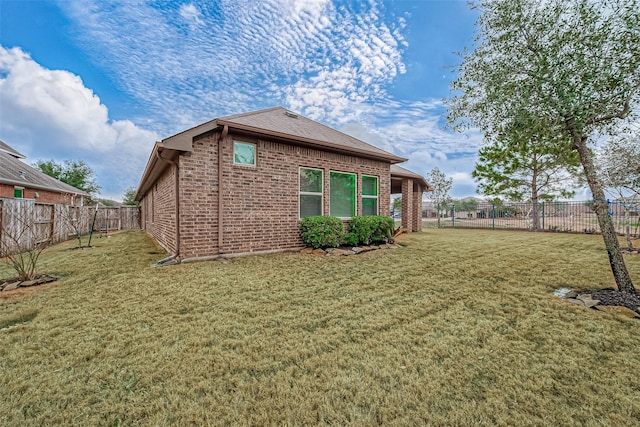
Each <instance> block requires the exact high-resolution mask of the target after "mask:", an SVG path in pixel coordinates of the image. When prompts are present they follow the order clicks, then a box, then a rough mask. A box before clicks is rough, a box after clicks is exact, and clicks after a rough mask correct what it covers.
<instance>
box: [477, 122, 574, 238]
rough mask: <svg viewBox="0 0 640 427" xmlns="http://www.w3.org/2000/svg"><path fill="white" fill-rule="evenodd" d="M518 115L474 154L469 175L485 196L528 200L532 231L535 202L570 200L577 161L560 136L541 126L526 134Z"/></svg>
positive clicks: (536, 227) (536, 219)
mask: <svg viewBox="0 0 640 427" xmlns="http://www.w3.org/2000/svg"><path fill="white" fill-rule="evenodd" d="M526 117H527V113H526V112H522V114H521V115H519V116H518V117H517V118H516V119H515V120H514V122H513V124H511V125H509V126H505V129H504V130H503V131H502V132H501V133H499V134H497V135H496V136H495V137H493V138H487V140H486V145H485V146H484V147H482V148H480V151H479V152H478V161H477V163H476V166H475V169H474V170H473V172H472V174H471V176H473V177H474V178H475V179H476V180H477V181H478V192H479V193H480V194H483V195H485V196H505V197H506V198H507V199H508V200H512V201H516V202H521V201H527V200H530V201H531V207H532V212H531V213H532V218H533V230H536V231H537V230H539V229H540V215H539V212H538V203H539V201H540V200H548V201H551V200H554V199H555V198H556V197H557V196H562V197H566V198H570V197H572V196H573V195H574V194H575V192H574V191H573V187H574V186H575V185H576V184H577V183H578V180H577V179H575V177H576V176H577V175H578V174H579V169H578V167H579V166H580V158H579V156H578V153H576V152H575V151H571V150H567V149H565V147H566V146H568V141H559V138H561V137H562V135H560V136H557V135H552V134H548V133H547V130H548V128H547V127H546V126H542V127H541V128H540V129H538V130H537V131H536V132H535V135H532V134H531V133H530V126H527V124H526V123H523V121H524V120H525V119H526Z"/></svg>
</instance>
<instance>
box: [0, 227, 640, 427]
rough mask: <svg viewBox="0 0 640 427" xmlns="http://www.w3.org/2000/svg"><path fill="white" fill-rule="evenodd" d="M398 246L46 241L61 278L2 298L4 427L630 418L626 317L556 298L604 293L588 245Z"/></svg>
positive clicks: (638, 269)
mask: <svg viewBox="0 0 640 427" xmlns="http://www.w3.org/2000/svg"><path fill="white" fill-rule="evenodd" d="M400 241H401V243H402V244H403V245H405V247H403V248H400V249H396V250H384V251H376V252H368V253H365V254H361V255H357V256H351V257H322V256H315V255H302V254H297V253H296V254H282V255H269V256H256V257H249V258H242V259H234V260H232V261H228V262H226V263H223V262H219V261H213V262H206V263H197V264H185V265H178V266H171V267H163V268H153V269H152V268H150V267H149V265H150V264H151V263H153V262H154V261H156V260H158V259H160V258H163V257H164V256H165V254H164V252H163V251H162V250H160V249H158V248H157V247H156V246H154V244H153V243H152V242H151V240H150V239H149V238H148V237H147V236H146V235H145V234H144V233H142V232H123V233H119V234H116V235H114V236H113V237H111V238H109V239H96V240H95V247H94V248H93V249H90V250H82V251H69V250H67V249H68V248H69V247H71V246H73V244H74V242H68V243H65V244H62V245H58V246H56V247H53V248H51V249H49V250H48V251H47V252H45V254H44V255H43V257H42V264H41V269H40V271H41V272H43V273H45V272H46V273H51V274H55V275H58V276H60V277H62V280H61V281H60V282H59V283H58V284H57V285H53V286H47V287H45V288H43V289H39V290H37V291H35V292H31V293H29V294H25V295H20V296H16V297H13V298H9V299H0V329H1V330H0V425H3V426H5V425H6V426H41V425H86V426H88V425H96V426H97V425H109V426H113V425H120V426H135V425H154V426H169V425H180V426H185V425H256V426H257V425H347V424H349V425H365V426H369V425H403V426H404V425H416V426H422V425H433V426H445V425H446V426H469V425H491V426H493V425H504V426H507V425H509V426H513V425H518V426H526V425H581V426H601V425H616V426H626V425H637V424H638V423H640V382H639V381H638V369H639V367H640V352H639V351H638V348H639V346H640V320H633V319H624V318H616V317H612V315H610V314H607V313H603V312H599V311H596V310H588V309H585V308H581V307H577V306H573V305H571V304H569V303H567V302H566V301H563V300H560V299H559V298H556V297H554V296H553V290H554V289H556V288H559V287H610V286H611V285H612V283H613V279H612V276H611V273H610V271H609V267H608V263H607V255H606V252H605V251H604V245H603V242H602V239H601V237H599V236H585V235H568V234H553V233H545V234H541V233H535V234H534V233H526V232H508V231H494V232H492V231H488V230H431V229H430V230H428V231H425V232H423V233H416V234H413V235H405V236H402V238H401V240H400ZM626 259H627V265H628V267H629V269H630V271H631V274H632V277H633V278H634V280H635V282H636V284H639V283H640V257H638V256H628V257H627V258H626ZM7 276H11V271H10V270H8V269H7V268H6V267H5V266H2V267H0V277H7Z"/></svg>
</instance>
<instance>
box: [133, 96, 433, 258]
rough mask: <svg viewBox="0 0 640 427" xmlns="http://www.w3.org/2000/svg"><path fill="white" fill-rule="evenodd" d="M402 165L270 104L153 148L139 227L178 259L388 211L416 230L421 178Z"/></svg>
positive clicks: (293, 241)
mask: <svg viewBox="0 0 640 427" xmlns="http://www.w3.org/2000/svg"><path fill="white" fill-rule="evenodd" d="M405 160H406V159H404V158H402V157H398V156H396V155H394V154H391V153H388V152H386V151H384V150H381V149H379V148H377V147H374V146H372V145H369V144H367V143H365V142H362V141H360V140H358V139H356V138H353V137H351V136H348V135H346V134H343V133H341V132H339V131H337V130H335V129H332V128H330V127H327V126H324V125H322V124H320V123H317V122H315V121H313V120H310V119H307V118H305V117H303V116H300V115H298V114H294V113H292V112H290V111H288V110H285V109H284V108H282V107H275V108H270V109H266V110H260V111H255V112H250V113H245V114H238V115H232V116H227V117H222V118H218V119H214V120H212V121H209V122H206V123H203V124H201V125H198V126H196V127H194V128H191V129H188V130H186V131H184V132H181V133H178V134H176V135H174V136H171V137H169V138H166V139H164V140H162V141H161V142H157V143H156V144H155V145H154V147H153V150H152V152H151V156H150V157H149V161H148V163H147V166H146V168H145V170H144V172H143V175H142V178H141V180H140V184H139V186H138V190H137V194H136V200H138V201H139V202H140V208H141V225H142V228H143V229H144V230H146V231H147V232H148V233H149V234H150V235H151V236H153V237H154V238H155V239H156V240H157V241H158V242H159V243H160V244H161V245H162V246H163V247H164V248H165V249H167V251H168V252H170V253H171V254H172V255H173V256H176V257H178V258H179V259H181V260H182V261H191V260H197V259H213V258H216V257H218V256H220V255H226V256H229V255H239V254H249V253H269V252H274V251H283V250H287V249H293V248H298V247H301V246H303V243H302V241H301V239H300V235H299V231H298V230H299V228H298V227H299V222H300V218H301V217H305V216H310V215H333V216H337V217H340V218H343V219H345V221H346V220H348V218H350V217H352V216H355V215H378V214H380V215H388V214H389V204H390V195H391V194H395V193H402V195H403V213H405V214H404V215H403V218H402V225H403V227H404V228H406V229H407V230H408V231H419V230H421V226H422V223H421V220H420V216H421V210H422V193H423V192H424V191H428V190H429V189H430V188H429V184H428V183H427V182H426V180H425V179H424V178H423V177H421V176H420V175H417V174H415V173H413V172H411V171H409V170H407V169H404V168H401V167H399V166H397V165H396V163H400V162H403V161H405Z"/></svg>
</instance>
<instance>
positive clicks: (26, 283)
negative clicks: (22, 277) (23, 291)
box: [20, 279, 46, 288]
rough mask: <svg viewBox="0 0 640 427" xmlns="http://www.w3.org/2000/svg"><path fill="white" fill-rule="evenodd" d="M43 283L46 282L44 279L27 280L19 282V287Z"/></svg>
mask: <svg viewBox="0 0 640 427" xmlns="http://www.w3.org/2000/svg"><path fill="white" fill-rule="evenodd" d="M43 283H46V281H45V280H44V279H37V280H27V281H26V282H22V283H20V287H21V288H28V287H29V286H35V285H41V284H43Z"/></svg>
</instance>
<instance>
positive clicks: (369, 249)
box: [360, 246, 373, 252]
mask: <svg viewBox="0 0 640 427" xmlns="http://www.w3.org/2000/svg"><path fill="white" fill-rule="evenodd" d="M360 249H362V252H369V251H372V250H373V248H372V247H371V246H361V247H360Z"/></svg>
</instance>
